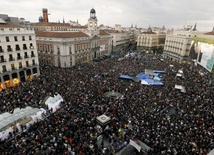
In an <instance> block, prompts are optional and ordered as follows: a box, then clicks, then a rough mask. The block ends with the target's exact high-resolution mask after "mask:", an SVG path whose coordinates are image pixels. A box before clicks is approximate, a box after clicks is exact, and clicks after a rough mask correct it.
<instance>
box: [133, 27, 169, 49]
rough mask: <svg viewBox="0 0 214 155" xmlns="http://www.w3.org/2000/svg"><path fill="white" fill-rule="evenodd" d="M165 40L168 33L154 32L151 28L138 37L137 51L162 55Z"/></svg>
mask: <svg viewBox="0 0 214 155" xmlns="http://www.w3.org/2000/svg"><path fill="white" fill-rule="evenodd" d="M165 39H166V33H165V32H164V31H162V30H159V31H157V32H153V31H152V29H151V28H150V27H149V28H148V30H147V31H145V32H142V33H140V34H139V35H138V39H137V50H138V51H140V52H147V53H162V52H163V47H164V44H165Z"/></svg>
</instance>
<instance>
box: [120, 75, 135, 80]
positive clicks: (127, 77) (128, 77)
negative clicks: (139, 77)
mask: <svg viewBox="0 0 214 155" xmlns="http://www.w3.org/2000/svg"><path fill="white" fill-rule="evenodd" d="M120 78H121V79H128V80H131V79H132V78H133V77H131V76H128V75H120Z"/></svg>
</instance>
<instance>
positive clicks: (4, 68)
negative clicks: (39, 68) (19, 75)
mask: <svg viewBox="0 0 214 155" xmlns="http://www.w3.org/2000/svg"><path fill="white" fill-rule="evenodd" d="M31 65H36V62H35V60H32V63H31ZM29 66H30V63H29V61H25V66H24V65H23V63H22V62H19V63H18V66H17V67H16V66H15V64H11V65H10V70H16V69H21V68H24V67H29ZM10 70H8V69H7V67H6V65H3V66H2V72H7V71H10Z"/></svg>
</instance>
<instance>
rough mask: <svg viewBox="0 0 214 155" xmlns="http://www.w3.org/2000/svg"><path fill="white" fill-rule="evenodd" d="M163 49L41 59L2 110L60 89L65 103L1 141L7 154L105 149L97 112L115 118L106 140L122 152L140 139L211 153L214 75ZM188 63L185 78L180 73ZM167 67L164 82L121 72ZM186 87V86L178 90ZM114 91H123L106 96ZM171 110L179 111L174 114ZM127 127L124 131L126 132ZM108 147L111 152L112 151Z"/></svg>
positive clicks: (6, 96) (7, 94) (158, 150)
mask: <svg viewBox="0 0 214 155" xmlns="http://www.w3.org/2000/svg"><path fill="white" fill-rule="evenodd" d="M154 57H157V56H148V55H141V57H135V58H126V59H122V60H120V61H116V60H115V59H107V60H105V61H101V62H98V63H89V64H82V65H78V66H75V67H73V68H56V67H52V66H41V68H40V72H41V75H40V76H39V77H38V78H36V79H34V80H32V81H26V82H22V83H20V84H19V85H18V86H16V87H13V88H11V89H9V90H4V91H2V92H0V98H1V101H0V112H1V113H3V112H8V111H11V110H13V109H14V108H16V107H25V106H28V105H29V106H32V107H44V105H43V104H41V101H43V100H44V98H45V97H46V96H48V95H50V94H54V93H56V92H57V93H59V94H60V95H61V96H62V97H63V99H64V101H63V102H62V103H61V107H60V109H58V110H57V111H56V112H55V113H51V114H50V115H49V116H48V117H46V118H45V119H44V120H42V121H39V122H37V123H35V124H33V125H32V126H31V127H30V128H29V129H27V130H26V127H25V126H24V125H23V127H22V132H18V131H16V130H15V131H14V132H13V133H11V135H10V137H9V139H7V140H4V141H1V142H0V154H1V155H11V154H17V155H34V154H39V155H45V154H54V155H55V154H56V155H59V154H72V153H75V154H76V155H101V154H102V148H99V147H98V146H97V145H96V143H97V138H98V137H99V134H100V133H102V131H101V132H100V130H99V128H98V125H97V121H96V117H97V116H100V115H102V114H106V115H107V116H109V117H110V118H111V120H110V123H109V124H108V126H107V127H106V128H105V129H104V130H105V132H104V133H105V134H104V137H105V139H106V140H107V141H108V142H109V144H110V145H111V146H112V147H113V151H114V152H117V151H119V149H121V148H120V147H119V145H120V144H121V143H119V142H121V141H122V142H123V144H127V143H129V140H130V139H133V140H134V139H139V140H141V141H142V142H144V143H145V144H147V145H148V146H149V147H151V148H152V151H151V152H150V154H154V155H156V154H157V155H158V154H159V155H161V154H164V155H165V154H169V155H174V154H177V155H206V154H207V153H208V152H210V151H211V150H212V149H214V142H213V137H214V121H213V120H214V113H213V109H214V107H213V100H214V95H213V90H214V86H213V85H211V84H210V82H209V80H210V78H211V75H210V74H209V73H207V72H206V71H203V73H204V74H203V75H200V74H199V70H201V69H199V68H197V67H192V68H190V66H189V65H188V64H179V63H176V62H171V61H161V60H160V59H159V58H156V59H154ZM169 65H173V66H174V70H179V69H182V70H183V72H184V75H185V78H179V77H177V78H176V77H175V74H173V72H172V71H171V68H170V67H169ZM148 68H150V69H153V70H165V71H166V73H165V74H161V77H162V78H163V83H164V86H151V85H142V84H140V83H137V82H133V81H131V80H124V79H120V78H119V76H120V75H121V74H127V75H130V76H136V75H137V74H138V73H142V72H144V70H145V69H148ZM175 84H180V85H183V86H185V87H186V93H181V92H180V91H177V90H175V88H174V87H175ZM108 91H115V92H119V93H121V94H123V97H122V98H114V97H105V96H103V93H105V92H108ZM171 109H173V112H172V113H170V111H171ZM121 131H123V132H121ZM108 154H110V152H108Z"/></svg>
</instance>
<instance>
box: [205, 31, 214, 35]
mask: <svg viewBox="0 0 214 155" xmlns="http://www.w3.org/2000/svg"><path fill="white" fill-rule="evenodd" d="M205 34H206V35H214V31H211V32H207V33H205Z"/></svg>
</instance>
